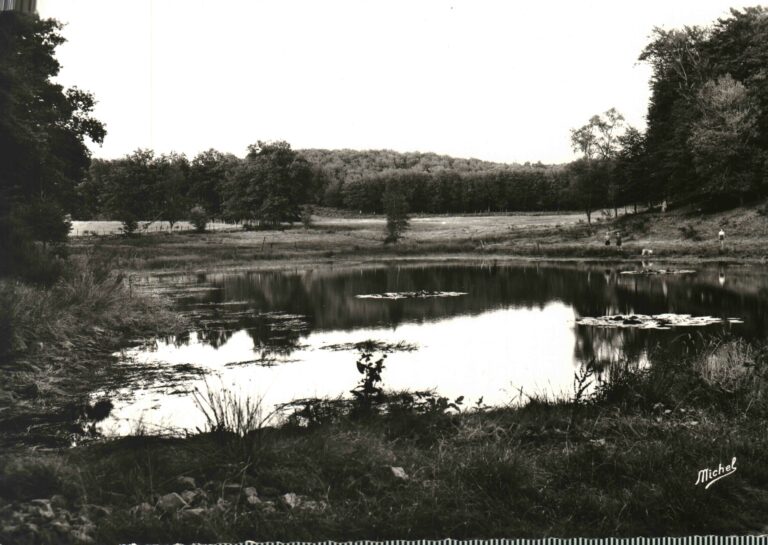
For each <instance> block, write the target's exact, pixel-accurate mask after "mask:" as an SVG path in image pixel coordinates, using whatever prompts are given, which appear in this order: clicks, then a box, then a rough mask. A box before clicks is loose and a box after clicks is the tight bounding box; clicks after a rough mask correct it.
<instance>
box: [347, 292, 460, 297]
mask: <svg viewBox="0 0 768 545" xmlns="http://www.w3.org/2000/svg"><path fill="white" fill-rule="evenodd" d="M466 294H467V293H466V292H463V291H430V290H418V291H388V292H386V293H368V294H363V295H355V297H357V298H358V299H423V298H427V297H458V296H460V295H466Z"/></svg>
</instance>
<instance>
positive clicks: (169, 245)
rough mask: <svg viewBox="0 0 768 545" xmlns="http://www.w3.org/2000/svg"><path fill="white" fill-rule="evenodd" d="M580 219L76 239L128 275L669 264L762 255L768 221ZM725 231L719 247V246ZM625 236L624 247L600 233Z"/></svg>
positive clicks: (329, 224) (526, 217)
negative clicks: (381, 266) (464, 262)
mask: <svg viewBox="0 0 768 545" xmlns="http://www.w3.org/2000/svg"><path fill="white" fill-rule="evenodd" d="M584 220H585V217H584V216H583V215H581V214H578V213H568V214H515V215H493V216H422V217H416V218H412V220H411V228H410V230H409V231H408V232H407V233H406V235H405V238H404V239H403V240H402V241H400V242H398V243H397V244H389V245H385V244H384V243H383V238H384V221H385V220H384V219H383V218H380V217H379V218H377V217H364V218H356V217H351V218H350V217H335V216H317V217H315V219H314V224H313V226H312V227H311V228H309V229H305V228H304V227H302V226H300V225H294V226H292V227H291V226H285V229H284V230H264V231H243V230H241V229H228V230H222V231H215V232H206V233H202V234H198V233H190V232H179V233H167V232H162V233H147V234H146V235H141V236H135V237H130V238H125V237H120V236H111V237H89V238H88V239H83V238H76V239H73V241H72V243H71V247H72V250H73V252H74V253H75V254H77V253H79V252H83V251H86V250H88V249H90V248H96V249H97V250H98V251H99V252H104V253H106V254H113V255H115V256H116V258H117V260H118V266H119V267H120V268H121V269H122V270H124V271H133V272H137V271H143V270H147V271H155V272H161V271H176V270H190V271H193V270H203V269H209V268H211V267H214V268H223V267H229V268H258V267H270V268H274V267H280V266H281V265H280V264H281V263H290V264H295V263H296V262H307V263H314V262H318V263H328V262H336V261H339V260H344V261H367V260H379V259H384V258H386V259H395V258H401V259H409V258H423V257H428V258H439V257H440V256H462V257H486V258H508V257H523V258H548V259H551V258H563V259H613V260H616V259H632V260H636V259H638V258H639V257H640V254H641V252H642V250H643V249H644V248H649V249H652V250H653V253H654V259H663V260H668V261H674V260H682V261H696V260H702V259H703V260H724V259H725V260H729V259H730V260H733V259H738V260H752V261H755V260H757V261H763V260H765V259H766V258H767V257H768V217H766V215H764V214H763V213H762V212H761V209H760V208H747V209H737V210H733V211H729V212H723V213H719V214H713V215H707V216H703V215H701V214H696V213H685V212H667V213H666V214H661V213H641V214H637V215H631V214H630V215H626V216H621V217H620V218H619V219H618V220H613V221H610V222H606V221H594V222H593V224H592V225H591V226H589V225H587V224H586V223H585V221H584ZM721 227H722V228H723V229H724V230H725V232H726V243H725V245H724V247H723V248H721V247H720V245H719V243H718V241H717V232H718V231H719V230H720V228H721ZM615 231H621V232H622V234H623V245H622V246H621V247H617V246H616V245H615V242H614V240H613V239H612V242H611V245H610V246H605V244H604V236H605V233H606V232H611V233H614V232H615Z"/></svg>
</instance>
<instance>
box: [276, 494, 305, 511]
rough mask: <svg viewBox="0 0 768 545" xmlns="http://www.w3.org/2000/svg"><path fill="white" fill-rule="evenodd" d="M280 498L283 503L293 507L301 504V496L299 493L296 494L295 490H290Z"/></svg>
mask: <svg viewBox="0 0 768 545" xmlns="http://www.w3.org/2000/svg"><path fill="white" fill-rule="evenodd" d="M280 499H282V500H283V503H284V504H285V505H287V506H288V507H290V508H291V509H295V508H296V507H298V506H299V504H301V496H299V495H298V494H295V493H293V492H288V493H287V494H283V495H282V496H280Z"/></svg>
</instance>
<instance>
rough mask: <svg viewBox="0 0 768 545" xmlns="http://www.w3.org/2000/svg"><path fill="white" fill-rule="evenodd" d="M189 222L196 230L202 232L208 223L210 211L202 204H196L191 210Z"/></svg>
mask: <svg viewBox="0 0 768 545" xmlns="http://www.w3.org/2000/svg"><path fill="white" fill-rule="evenodd" d="M189 222H190V223H191V224H192V226H193V227H194V228H195V231H197V232H198V233H202V232H204V231H205V227H206V226H207V225H208V213H207V212H206V211H205V208H203V207H202V206H195V207H194V208H192V210H190V211H189Z"/></svg>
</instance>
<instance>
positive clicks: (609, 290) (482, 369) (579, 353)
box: [94, 262, 768, 435]
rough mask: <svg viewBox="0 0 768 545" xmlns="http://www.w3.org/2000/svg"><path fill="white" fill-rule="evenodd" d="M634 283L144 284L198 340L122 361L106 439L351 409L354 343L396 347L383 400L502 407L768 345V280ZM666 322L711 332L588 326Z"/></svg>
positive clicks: (285, 276) (611, 273) (600, 272)
mask: <svg viewBox="0 0 768 545" xmlns="http://www.w3.org/2000/svg"><path fill="white" fill-rule="evenodd" d="M646 265H648V264H646ZM650 266H651V267H652V268H655V269H658V266H654V265H652V264H651V265H650ZM633 270H634V271H636V272H637V271H642V270H643V269H641V265H640V264H639V263H638V264H637V266H635V265H633V264H628V263H623V264H614V265H606V264H575V263H572V264H554V263H552V264H548V263H527V264H519V263H516V264H515V263H496V262H488V263H479V264H478V263H474V264H472V263H469V264H468V263H455V262H446V263H443V264H434V263H432V264H409V265H402V264H389V265H386V264H382V265H377V266H358V267H342V266H338V267H331V266H327V267H317V268H314V269H301V270H299V269H297V270H287V271H286V270H282V271H261V272H242V273H211V274H197V275H182V276H161V277H148V278H145V279H143V280H142V282H141V285H142V287H143V288H144V289H150V290H156V291H161V292H165V293H167V294H168V295H171V296H172V297H173V298H174V299H175V301H176V305H177V306H178V308H179V310H181V311H183V312H186V313H189V314H191V315H192V316H194V319H195V323H196V324H198V326H197V327H196V329H195V330H193V331H190V332H188V333H187V334H185V335H182V336H177V337H172V338H164V339H155V340H153V341H152V342H149V343H147V344H144V345H142V346H140V347H136V348H132V349H129V350H125V351H123V352H122V353H121V354H120V358H121V365H122V366H124V368H125V369H127V370H129V371H130V372H128V373H127V374H126V378H124V380H123V382H122V383H121V384H119V385H115V387H114V388H113V389H111V390H110V391H101V392H95V393H94V396H99V395H108V396H109V397H110V398H111V399H112V400H113V403H114V404H115V408H114V410H113V411H112V414H111V416H110V417H109V418H108V419H107V420H106V421H104V422H102V423H101V426H100V429H101V431H102V432H103V433H105V434H107V435H119V434H127V433H134V432H136V431H137V430H139V429H141V430H142V431H144V432H147V433H154V432H174V431H176V432H178V431H179V430H195V429H196V428H198V427H202V426H203V424H204V420H203V416H202V413H201V411H200V410H199V407H198V406H197V402H196V401H195V396H194V395H193V392H195V391H196V390H197V391H199V392H206V391H208V390H217V389H227V390H230V391H232V392H233V393H236V394H237V395H239V396H248V397H251V398H252V399H260V400H261V402H262V406H263V407H264V408H265V412H269V411H270V410H271V408H272V407H274V406H275V405H277V404H280V403H285V402H288V401H291V400H294V399H300V398H308V397H337V396H342V395H349V391H350V390H351V389H352V388H354V387H355V386H356V384H357V383H358V381H359V380H360V377H361V375H359V374H358V372H357V370H356V366H355V362H356V360H357V358H358V356H359V351H358V349H357V348H356V346H355V344H356V343H361V342H363V341H367V340H374V341H377V342H379V343H382V344H389V345H395V346H394V349H393V350H392V351H391V352H389V353H388V355H387V358H386V361H385V369H384V372H383V386H384V387H385V388H386V389H392V390H405V389H408V390H428V389H434V390H436V391H437V392H438V393H439V394H441V395H445V396H448V397H450V398H456V397H458V396H464V397H465V400H466V401H465V404H466V405H472V404H474V403H475V402H476V401H477V400H479V399H480V398H482V400H483V403H484V404H486V405H504V404H510V403H516V402H519V401H520V400H522V399H524V398H525V397H526V396H527V395H534V394H538V395H545V396H549V397H569V396H571V395H572V394H573V391H574V389H573V388H574V373H576V372H578V371H579V370H580V369H582V368H583V365H584V364H585V363H586V362H589V361H593V362H594V363H595V365H596V366H597V368H598V369H607V368H608V367H609V366H610V364H611V363H612V362H617V361H622V362H629V363H630V364H631V365H635V366H644V365H649V364H650V363H649V354H650V353H652V349H653V348H654V347H656V346H664V347H666V348H667V349H670V347H679V350H684V349H685V347H690V346H691V345H695V344H696V343H699V342H703V336H706V335H708V334H720V333H733V334H736V335H739V336H741V337H745V338H749V339H757V338H760V339H761V338H765V336H766V333H767V332H768V322H767V321H766V319H767V318H766V317H768V308H766V307H767V306H768V280H767V279H768V276H766V274H765V273H766V269H765V268H763V267H758V266H755V267H744V266H730V267H729V266H726V265H707V266H701V267H697V268H696V270H692V271H681V274H626V273H627V272H630V271H633ZM409 292H410V293H409ZM439 292H448V293H439ZM386 294H390V295H386ZM392 294H399V295H395V296H392ZM361 296H368V297H361ZM371 296H373V297H371ZM669 313H672V314H684V315H691V316H692V317H695V318H701V317H711V318H712V320H709V321H704V322H700V323H698V325H697V327H685V326H679V325H672V326H670V327H667V328H663V327H662V328H659V327H651V328H646V327H626V326H625V327H600V326H596V325H594V324H592V325H589V324H584V325H582V324H580V323H579V322H580V321H581V320H582V319H584V318H597V317H602V316H607V315H625V316H631V315H648V316H656V315H659V314H669ZM736 319H738V320H736ZM628 324H629V325H630V326H631V325H633V324H634V322H632V321H629V322H628ZM703 324H707V325H703ZM621 325H623V324H621ZM657 325H658V324H657ZM662 325H664V323H662Z"/></svg>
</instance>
